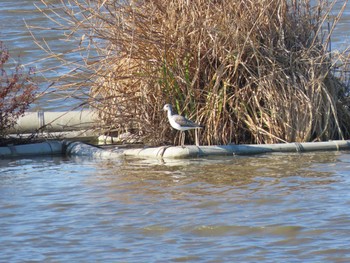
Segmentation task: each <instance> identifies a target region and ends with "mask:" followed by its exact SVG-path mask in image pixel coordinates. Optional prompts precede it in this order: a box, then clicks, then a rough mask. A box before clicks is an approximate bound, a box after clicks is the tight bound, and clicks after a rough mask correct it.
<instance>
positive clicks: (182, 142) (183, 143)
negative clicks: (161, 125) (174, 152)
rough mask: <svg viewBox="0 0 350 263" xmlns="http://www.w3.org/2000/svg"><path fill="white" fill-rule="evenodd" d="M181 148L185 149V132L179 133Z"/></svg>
mask: <svg viewBox="0 0 350 263" xmlns="http://www.w3.org/2000/svg"><path fill="white" fill-rule="evenodd" d="M181 146H182V147H185V132H184V131H181Z"/></svg>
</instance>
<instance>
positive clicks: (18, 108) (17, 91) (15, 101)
mask: <svg viewBox="0 0 350 263" xmlns="http://www.w3.org/2000/svg"><path fill="white" fill-rule="evenodd" d="M9 59H10V53H9V51H8V49H7V48H6V47H5V45H4V44H3V43H2V42H1V41H0V143H2V142H3V141H4V138H3V137H4V136H5V135H6V130H7V129H8V128H11V127H13V126H14V125H15V123H16V120H17V119H18V118H19V117H20V116H22V115H23V114H24V112H25V111H26V110H27V109H28V107H29V104H30V103H32V102H33V101H34V98H35V92H36V90H37V85H36V84H35V83H34V82H33V78H32V76H33V74H34V72H33V70H32V69H29V71H28V72H24V71H23V68H21V67H20V65H17V66H16V67H15V69H14V70H13V71H12V72H11V71H10V70H9V69H7V68H6V66H7V64H8V63H9Z"/></svg>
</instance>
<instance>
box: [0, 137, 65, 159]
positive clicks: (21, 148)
mask: <svg viewBox="0 0 350 263" xmlns="http://www.w3.org/2000/svg"><path fill="white" fill-rule="evenodd" d="M61 154H63V151H62V142H60V141H46V142H41V143H33V144H23V145H10V146H6V147H0V158H1V159H4V158H14V157H24V156H44V155H45V156H47V155H61Z"/></svg>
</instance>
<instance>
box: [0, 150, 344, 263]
mask: <svg viewBox="0 0 350 263" xmlns="http://www.w3.org/2000/svg"><path fill="white" fill-rule="evenodd" d="M349 168H350V154H349V153H348V152H342V153H334V152H332V153H310V154H292V155H285V154H278V155H258V156H252V157H232V158H224V159H222V158H221V159H214V158H210V159H192V160H185V161H178V162H165V163H162V162H160V161H159V162H158V161H157V162H155V163H149V162H146V161H142V160H113V161H91V160H79V159H62V158H46V159H21V160H12V161H2V163H1V168H0V211H1V214H0V233H1V238H0V246H1V250H0V262H26V261H31V262H32V261H34V262H35V261H41V262H68V261H70V262H96V261H98V262H283V261H286V262H349V261H350V248H349V244H350V210H349V205H350V175H349V170H350V169H349Z"/></svg>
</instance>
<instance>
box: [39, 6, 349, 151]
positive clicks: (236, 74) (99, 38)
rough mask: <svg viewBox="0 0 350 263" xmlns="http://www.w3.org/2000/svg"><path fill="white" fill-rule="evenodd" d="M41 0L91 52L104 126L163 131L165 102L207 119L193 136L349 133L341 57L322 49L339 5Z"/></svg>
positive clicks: (160, 139) (205, 139) (93, 101)
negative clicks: (199, 133)
mask: <svg viewBox="0 0 350 263" xmlns="http://www.w3.org/2000/svg"><path fill="white" fill-rule="evenodd" d="M42 2H43V3H44V4H45V5H46V8H45V9H42V12H44V13H45V14H46V15H48V16H49V17H50V18H51V19H55V20H56V21H57V23H58V25H59V26H61V27H62V29H64V30H65V33H66V34H67V36H68V37H69V38H73V37H77V38H79V39H80V42H81V43H83V44H82V45H81V48H83V47H84V48H91V47H93V49H94V50H96V52H97V53H98V56H97V58H96V57H94V59H93V60H89V59H87V60H86V61H87V63H86V64H85V66H84V67H86V68H85V69H84V71H85V72H87V71H88V72H91V80H92V86H91V92H90V96H91V97H90V101H89V103H90V105H91V106H92V107H94V108H96V109H97V110H98V111H99V113H100V115H101V128H102V129H103V130H104V131H109V132H110V133H121V132H124V131H131V132H134V133H137V134H138V135H140V136H142V137H143V138H144V139H145V140H146V141H147V142H148V143H153V144H162V143H166V142H169V141H173V140H174V139H176V137H177V136H178V134H177V133H175V132H170V125H169V124H168V123H167V119H166V115H165V114H164V112H162V111H161V109H162V107H163V105H164V104H165V103H171V104H173V105H174V108H175V110H176V111H178V113H180V114H183V115H186V116H187V117H189V118H191V119H192V120H194V121H196V122H199V123H201V124H203V125H205V126H206V128H205V129H204V131H203V132H202V134H201V143H202V144H209V145H210V144H227V143H274V142H291V141H298V142H301V141H313V140H328V139H341V138H348V137H349V130H350V129H349V128H350V127H349V125H350V121H349V120H350V118H349V111H348V104H349V102H348V92H349V91H348V88H349V87H348V86H346V85H345V84H344V83H346V81H347V79H346V74H343V73H346V70H347V67H348V64H347V63H348V57H347V56H346V53H345V52H344V53H341V54H338V55H337V54H336V53H334V52H331V51H330V50H329V42H330V36H331V34H332V31H333V30H334V26H335V25H336V23H337V21H338V20H339V18H340V16H341V14H342V12H343V10H344V8H345V5H344V6H343V8H342V9H341V10H340V12H339V14H338V15H337V16H335V17H333V18H332V17H331V16H330V10H331V8H332V6H333V5H334V4H335V3H336V1H335V2H333V3H331V4H330V5H329V4H328V5H326V1H319V2H318V3H317V5H316V6H315V7H311V6H310V5H311V4H310V1H308V0H302V1H287V0H258V1H244V0H222V1H214V0H211V1H210V0H191V1H189V0H187V1H186V0H154V1H146V0H140V1H119V0H104V1H102V0H97V1H91V0H70V1H67V0H62V1H56V4H50V2H52V1H48V0H42ZM57 2H59V3H57ZM330 19H331V22H330V23H329V24H328V25H329V27H328V28H327V23H326V22H327V21H328V22H329V21H330ZM325 28H326V29H327V30H325ZM84 43H85V44H84ZM336 65H337V67H338V65H341V67H342V68H341V70H342V71H341V72H340V73H339V72H338V73H336V72H335V69H338V68H337V67H336ZM75 88H79V86H76V87H75ZM187 138H189V139H191V140H192V142H193V139H194V138H193V137H190V136H187Z"/></svg>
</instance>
